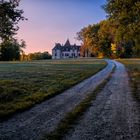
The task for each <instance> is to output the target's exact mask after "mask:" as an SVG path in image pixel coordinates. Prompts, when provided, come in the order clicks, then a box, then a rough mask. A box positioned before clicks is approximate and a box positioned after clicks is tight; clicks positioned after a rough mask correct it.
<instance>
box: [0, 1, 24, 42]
mask: <svg viewBox="0 0 140 140" xmlns="http://www.w3.org/2000/svg"><path fill="white" fill-rule="evenodd" d="M19 2H20V0H0V39H1V40H2V41H3V40H8V39H10V38H11V37H13V35H15V34H16V32H17V30H18V29H19V27H18V26H17V24H18V22H19V21H20V20H24V19H25V18H24V17H23V16H22V14H23V10H19V9H17V7H18V5H19Z"/></svg>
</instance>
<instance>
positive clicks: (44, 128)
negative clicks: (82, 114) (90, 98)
mask: <svg viewBox="0 0 140 140" xmlns="http://www.w3.org/2000/svg"><path fill="white" fill-rule="evenodd" d="M113 67H114V63H113V62H112V61H111V60H108V65H107V67H106V68H104V69H103V70H102V71H100V72H99V73H97V74H96V75H94V76H92V77H91V78H88V79H87V80H84V81H83V82H81V83H79V84H78V85H76V86H74V87H73V88H71V89H69V90H67V91H65V92H63V93H62V94H60V95H57V96H55V97H54V98H52V99H50V100H47V101H45V102H43V103H41V104H39V105H36V106H35V107H33V108H32V109H30V110H28V111H25V112H23V113H21V114H17V115H15V116H14V117H12V118H11V119H9V120H7V121H3V122H0V140H36V139H40V138H41V137H42V135H43V134H46V133H49V132H51V131H52V130H54V129H55V128H56V126H57V124H58V123H59V122H60V120H61V119H62V118H63V117H64V116H65V114H66V113H68V112H69V111H71V110H72V108H74V107H75V106H76V105H78V104H79V103H80V102H81V100H82V99H84V98H85V97H86V96H87V95H88V94H89V93H90V92H92V91H93V90H94V89H95V87H96V86H97V85H99V84H100V83H101V82H102V81H103V80H104V79H105V78H107V77H108V75H109V74H110V72H111V71H112V69H113Z"/></svg>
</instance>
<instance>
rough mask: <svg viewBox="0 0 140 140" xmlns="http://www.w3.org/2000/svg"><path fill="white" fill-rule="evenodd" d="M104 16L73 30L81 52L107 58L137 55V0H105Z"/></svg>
mask: <svg viewBox="0 0 140 140" xmlns="http://www.w3.org/2000/svg"><path fill="white" fill-rule="evenodd" d="M103 8H104V10H105V11H106V13H107V19H106V20H103V21H101V22H99V23H97V24H92V25H89V26H87V27H84V28H83V29H81V31H80V32H78V33H77V38H78V40H81V41H82V47H81V55H82V56H95V57H110V58H131V57H140V1H139V0H119V1H118V0H107V2H106V4H105V5H104V6H103Z"/></svg>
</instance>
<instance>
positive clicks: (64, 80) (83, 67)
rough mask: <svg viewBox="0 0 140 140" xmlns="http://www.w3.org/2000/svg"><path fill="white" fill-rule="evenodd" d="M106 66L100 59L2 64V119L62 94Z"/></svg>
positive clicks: (0, 91)
mask: <svg viewBox="0 0 140 140" xmlns="http://www.w3.org/2000/svg"><path fill="white" fill-rule="evenodd" d="M105 66H106V62H104V61H103V60H100V59H76V60H48V61H32V62H0V118H1V119H2V118H5V117H8V116H9V115H11V114H13V113H15V112H20V111H23V110H26V109H28V108H30V107H32V106H33V105H35V104H37V103H40V102H42V101H44V100H46V99H49V98H51V97H53V96H55V95H57V94H60V93H61V92H62V91H64V90H65V89H68V88H69V87H71V86H73V85H75V84H77V83H78V82H80V81H82V80H84V79H85V78H88V77H90V76H91V75H93V74H95V73H96V72H98V71H99V70H101V69H102V68H104V67H105Z"/></svg>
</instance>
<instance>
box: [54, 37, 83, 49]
mask: <svg viewBox="0 0 140 140" xmlns="http://www.w3.org/2000/svg"><path fill="white" fill-rule="evenodd" d="M80 47H81V46H78V45H76V44H74V45H71V44H70V41H69V39H67V41H66V43H65V45H61V44H60V43H56V44H55V47H54V48H53V50H61V51H70V50H80Z"/></svg>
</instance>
